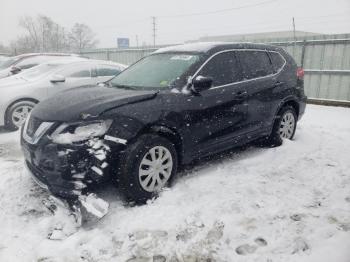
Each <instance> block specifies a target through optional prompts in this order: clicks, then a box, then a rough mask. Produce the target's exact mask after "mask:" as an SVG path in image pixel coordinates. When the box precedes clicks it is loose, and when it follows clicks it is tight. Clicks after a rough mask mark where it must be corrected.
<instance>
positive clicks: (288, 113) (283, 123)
mask: <svg viewBox="0 0 350 262" xmlns="http://www.w3.org/2000/svg"><path fill="white" fill-rule="evenodd" d="M297 119H298V118H297V114H296V112H295V109H294V108H293V107H292V106H285V107H283V108H282V109H281V110H280V111H279V112H278V114H277V116H276V119H275V122H274V125H273V128H272V132H271V134H270V135H269V136H268V137H265V138H263V139H261V140H259V141H258V144H259V145H263V146H270V147H276V146H280V145H282V143H283V139H290V140H292V139H293V137H294V134H295V129H296V127H297Z"/></svg>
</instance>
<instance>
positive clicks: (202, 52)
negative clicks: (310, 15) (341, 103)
mask: <svg viewBox="0 0 350 262" xmlns="http://www.w3.org/2000/svg"><path fill="white" fill-rule="evenodd" d="M305 102H306V96H305V94H304V84H303V70H302V69H301V68H297V65H296V63H295V62H294V60H293V59H292V57H291V56H290V55H289V54H287V53H286V52H285V51H284V50H283V49H281V48H279V47H275V46H270V45H263V44H252V43H198V44H187V45H179V46H175V47H168V48H163V49H160V50H158V51H156V52H155V53H153V54H151V55H149V56H147V57H145V58H143V59H141V60H140V61H138V62H137V63H135V64H134V65H132V66H130V67H129V68H127V69H126V70H125V71H124V72H122V73H121V74H119V75H118V76H116V77H115V78H114V79H112V80H110V81H108V82H106V83H104V86H102V85H99V86H85V87H79V88H76V89H73V90H69V91H64V92H61V93H60V94H58V95H56V96H55V97H53V98H49V99H47V100H45V101H43V102H41V103H39V104H38V105H37V106H36V107H35V108H34V110H33V111H32V113H31V115H30V117H29V118H28V119H27V121H26V123H25V125H24V127H23V128H22V133H21V137H22V139H21V144H22V149H23V152H24V155H25V165H26V167H27V169H28V170H29V172H30V174H31V175H32V177H33V178H34V180H35V181H36V182H37V183H38V184H39V185H41V186H43V187H45V188H47V189H49V190H50V191H51V193H53V194H55V195H59V196H62V197H77V196H79V195H80V194H84V193H87V192H88V190H89V189H90V188H91V185H93V184H96V183H99V182H103V181H105V182H106V181H108V180H109V179H112V180H114V181H116V182H117V185H118V187H119V188H120V190H121V191H122V192H123V193H124V194H125V196H126V197H127V199H128V200H132V201H136V202H138V203H142V202H145V201H146V200H147V199H149V198H151V197H153V196H154V195H155V194H156V193H157V192H158V191H159V190H160V189H161V188H162V187H163V186H165V185H166V183H167V182H168V181H169V180H170V179H171V177H173V176H174V175H175V173H176V170H177V167H178V166H179V165H182V164H186V163H189V162H191V161H192V160H194V159H197V158H200V157H203V156H207V155H210V154H213V153H217V152H219V151H223V150H227V149H229V148H231V147H234V146H237V145H242V144H244V143H247V142H251V141H253V140H260V141H261V142H263V143H265V144H267V145H270V146H277V145H280V144H281V143H282V140H283V139H292V138H293V135H294V132H295V129H296V125H297V121H298V119H300V117H301V116H302V115H303V113H304V110H305Z"/></svg>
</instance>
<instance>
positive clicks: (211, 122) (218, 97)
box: [181, 51, 249, 155]
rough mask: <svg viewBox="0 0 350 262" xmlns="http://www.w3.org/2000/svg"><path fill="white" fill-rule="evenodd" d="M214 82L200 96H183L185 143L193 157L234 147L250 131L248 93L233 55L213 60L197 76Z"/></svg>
mask: <svg viewBox="0 0 350 262" xmlns="http://www.w3.org/2000/svg"><path fill="white" fill-rule="evenodd" d="M197 76H205V77H212V78H213V87H212V88H210V89H209V90H206V91H203V92H201V93H200V94H197V95H196V94H192V95H190V96H183V100H184V101H182V102H181V104H185V105H187V106H185V108H186V110H184V111H183V112H182V115H183V121H184V122H185V123H187V125H188V128H187V131H188V135H186V138H185V139H186V140H189V141H187V142H189V144H192V146H191V149H192V154H193V155H197V154H198V155H203V154H206V153H209V152H213V151H216V150H219V149H222V148H223V147H225V146H228V147H229V146H232V145H234V144H235V143H236V142H238V140H239V139H240V136H241V135H242V134H244V133H245V132H247V130H246V129H247V128H248V127H249V125H248V122H249V118H248V117H249V115H248V101H247V92H246V90H245V89H244V86H242V85H241V84H240V83H239V82H240V81H241V80H242V74H241V69H240V66H239V64H238V62H237V58H236V55H235V52H234V51H225V52H222V53H219V54H217V55H215V56H214V57H212V58H211V59H210V60H209V61H208V62H207V63H206V64H205V65H204V66H203V67H202V69H201V70H200V71H199V72H198V73H197V74H196V75H195V76H194V77H197Z"/></svg>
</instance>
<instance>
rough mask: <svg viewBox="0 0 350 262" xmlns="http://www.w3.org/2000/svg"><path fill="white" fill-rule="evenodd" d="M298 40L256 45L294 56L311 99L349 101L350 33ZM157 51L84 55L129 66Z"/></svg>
mask: <svg viewBox="0 0 350 262" xmlns="http://www.w3.org/2000/svg"><path fill="white" fill-rule="evenodd" d="M296 40H297V41H296V43H294V42H293V39H291V38H287V39H286V38H285V39H268V40H264V39H257V40H256V41H254V42H260V43H271V44H275V45H279V46H281V47H282V48H284V49H285V50H286V51H287V52H288V53H289V54H291V55H292V56H293V57H294V59H295V61H296V62H297V64H298V65H303V67H304V69H305V92H306V94H307V96H308V97H310V98H320V99H332V100H345V101H350V34H343V35H327V36H312V37H307V38H306V39H305V38H303V39H301V38H298V39H296ZM303 49H304V57H303ZM155 50H157V48H147V49H105V50H94V51H88V52H83V53H82V55H84V56H87V57H90V58H94V59H104V60H111V61H115V62H118V63H122V64H126V65H130V64H132V63H134V62H136V61H137V60H139V59H141V58H142V57H144V56H146V55H148V54H150V53H152V52H154V51H155ZM308 70H314V71H308ZM315 70H316V71H315ZM317 70H318V71H317ZM320 70H333V71H320ZM339 70H343V71H339ZM344 70H345V71H344Z"/></svg>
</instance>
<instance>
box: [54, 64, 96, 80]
mask: <svg viewBox="0 0 350 262" xmlns="http://www.w3.org/2000/svg"><path fill="white" fill-rule="evenodd" d="M59 74H60V75H62V76H64V77H65V78H83V77H91V67H90V66H89V65H77V66H74V67H70V68H67V69H64V70H62V71H61V72H60V73H59Z"/></svg>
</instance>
